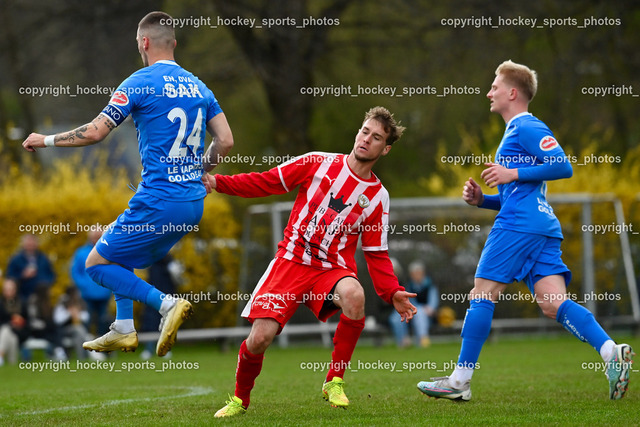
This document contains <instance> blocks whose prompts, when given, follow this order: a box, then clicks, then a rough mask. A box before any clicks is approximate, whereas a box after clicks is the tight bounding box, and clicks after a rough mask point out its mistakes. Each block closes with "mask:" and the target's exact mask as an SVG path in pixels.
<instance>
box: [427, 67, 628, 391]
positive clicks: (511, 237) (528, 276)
mask: <svg viewBox="0 0 640 427" xmlns="http://www.w3.org/2000/svg"><path fill="white" fill-rule="evenodd" d="M537 89H538V80H537V75H536V73H535V71H533V70H531V69H529V67H527V66H525V65H521V64H516V63H514V62H512V61H505V62H503V63H502V64H500V66H499V67H498V69H497V70H496V77H495V79H494V81H493V83H492V84H491V89H490V90H489V93H488V94H487V98H489V100H490V101H491V107H490V110H491V112H494V113H497V114H500V115H501V116H502V118H503V119H504V121H505V123H506V130H505V132H504V136H503V137H502V141H501V142H500V145H499V146H498V150H497V152H496V157H495V163H487V164H486V166H487V168H486V169H485V170H484V171H483V172H482V174H481V175H480V177H481V178H482V179H483V180H484V182H485V183H486V184H487V185H488V186H489V187H490V188H495V187H498V194H497V195H485V194H483V193H482V190H481V188H480V185H478V183H476V182H475V181H474V180H473V178H469V180H468V181H467V182H466V183H465V184H464V189H463V192H462V198H463V199H464V201H465V202H467V203H468V204H469V205H471V206H478V207H480V208H485V209H493V210H496V211H498V215H497V216H496V219H495V222H494V225H493V227H492V229H491V232H490V233H489V236H488V238H487V242H486V243H485V246H484V249H483V250H482V254H481V256H480V261H479V262H478V267H477V270H476V274H475V281H474V287H473V289H472V290H471V292H470V294H469V301H470V304H469V305H470V307H469V309H468V310H467V313H466V316H465V320H464V324H463V326H462V333H461V335H462V347H461V349H460V355H459V357H458V362H457V365H456V368H455V369H454V371H453V373H452V374H451V376H449V377H440V378H433V380H434V381H430V382H428V381H422V382H420V383H419V384H418V389H420V391H422V392H423V393H424V394H426V395H428V396H432V397H436V398H447V399H452V400H469V399H471V386H470V382H471V377H472V375H473V372H474V369H475V368H476V367H477V362H478V358H479V356H480V351H481V349H482V346H483V344H484V342H485V340H486V339H487V337H488V336H489V332H490V331H491V320H492V318H493V312H494V309H495V303H496V302H497V301H498V300H499V298H500V295H501V293H502V292H503V291H504V290H505V289H506V288H507V286H509V285H510V284H511V283H513V282H514V281H520V280H523V281H524V282H525V283H526V285H527V287H528V288H529V290H530V291H531V292H532V294H533V295H534V296H535V297H536V302H537V303H538V305H539V306H540V308H541V309H542V312H543V313H544V315H545V316H547V317H550V318H552V319H556V320H557V321H558V322H559V323H560V324H561V325H562V326H563V327H564V328H565V329H567V330H568V331H569V332H570V333H572V334H573V335H574V336H575V337H577V338H578V339H579V340H581V341H585V342H587V343H589V344H590V345H591V346H593V348H595V350H596V351H598V352H599V353H600V355H601V357H602V359H603V360H604V361H605V363H607V371H606V376H607V379H608V381H609V397H610V398H611V399H614V400H615V399H621V398H622V397H623V396H624V394H625V392H626V391H627V385H628V382H629V372H630V371H631V359H632V356H633V350H632V349H631V347H630V346H629V345H628V344H616V343H615V342H614V341H613V340H612V339H611V338H610V337H609V335H607V333H606V332H605V331H604V330H603V329H602V326H600V324H599V323H598V322H597V321H596V319H595V317H594V316H593V314H592V313H591V312H590V311H589V310H587V309H586V308H584V307H583V306H581V305H578V304H577V303H575V302H574V301H572V300H571V299H570V298H568V295H567V285H568V284H569V282H570V281H571V272H570V271H569V269H568V268H567V266H566V265H565V264H564V263H563V262H562V259H561V254H562V252H561V250H560V243H561V242H562V239H563V236H562V229H561V227H560V222H559V221H558V219H557V218H556V216H555V214H554V212H553V208H552V207H551V205H549V203H548V202H547V200H546V194H547V184H546V181H550V180H556V179H563V178H569V177H571V175H572V174H573V169H572V167H571V165H570V164H569V160H568V158H567V156H566V155H565V153H564V151H563V150H562V148H561V147H560V144H558V141H557V140H556V139H555V137H554V136H553V133H552V132H551V131H550V130H549V128H548V127H547V126H546V125H545V124H544V123H543V122H542V121H540V120H539V119H537V118H536V117H534V116H533V115H531V113H529V112H528V109H529V103H530V102H531V100H532V99H533V97H534V96H535V94H536V91H537Z"/></svg>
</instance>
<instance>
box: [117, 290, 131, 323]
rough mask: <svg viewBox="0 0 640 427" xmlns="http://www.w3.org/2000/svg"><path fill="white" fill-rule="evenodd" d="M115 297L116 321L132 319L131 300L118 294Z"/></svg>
mask: <svg viewBox="0 0 640 427" xmlns="http://www.w3.org/2000/svg"><path fill="white" fill-rule="evenodd" d="M115 297H116V320H124V319H133V300H132V299H130V298H127V297H125V296H123V295H120V294H115Z"/></svg>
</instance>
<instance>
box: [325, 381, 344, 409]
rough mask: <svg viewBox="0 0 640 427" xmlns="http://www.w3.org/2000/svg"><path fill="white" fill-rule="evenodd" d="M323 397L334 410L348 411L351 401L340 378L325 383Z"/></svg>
mask: <svg viewBox="0 0 640 427" xmlns="http://www.w3.org/2000/svg"><path fill="white" fill-rule="evenodd" d="M322 395H323V397H324V400H326V401H328V402H329V403H330V404H331V406H333V407H334V408H344V409H347V406H349V399H347V395H346V394H344V381H343V380H342V378H340V377H333V379H332V380H331V381H329V382H325V383H324V384H323V386H322Z"/></svg>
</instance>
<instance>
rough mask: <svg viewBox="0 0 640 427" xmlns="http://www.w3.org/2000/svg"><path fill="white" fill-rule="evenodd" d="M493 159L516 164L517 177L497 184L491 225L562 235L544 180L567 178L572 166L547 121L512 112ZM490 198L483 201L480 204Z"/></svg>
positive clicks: (511, 165) (551, 235)
mask: <svg viewBox="0 0 640 427" xmlns="http://www.w3.org/2000/svg"><path fill="white" fill-rule="evenodd" d="M496 163H498V164H500V165H502V166H504V167H506V168H509V169H514V168H517V169H518V180H517V181H514V182H510V183H508V184H502V185H498V191H499V195H498V198H497V200H496V199H494V200H493V202H494V203H495V202H499V210H500V212H499V213H498V215H497V216H496V220H495V224H494V228H502V229H505V230H512V231H518V232H524V233H531V234H538V235H542V236H548V237H557V238H560V239H562V238H563V236H562V230H561V228H560V222H559V221H558V219H557V218H556V216H555V214H554V212H553V209H552V208H551V206H550V205H549V203H547V197H546V193H547V183H546V180H553V179H560V178H568V177H570V176H571V175H572V173H573V170H572V168H571V165H570V164H569V160H568V158H567V156H566V155H565V153H564V151H563V150H562V148H561V147H560V145H559V144H558V141H556V139H555V138H554V136H553V133H552V132H551V130H549V128H548V127H547V125H545V124H544V123H543V122H542V121H540V120H538V119H537V118H536V117H534V116H532V115H531V114H530V113H522V114H518V115H517V116H515V117H514V118H513V119H511V120H510V121H509V123H507V128H506V130H505V132H504V136H503V137H502V141H501V142H500V146H499V147H498V150H497V152H496ZM494 197H495V196H494ZM485 199H491V196H486V197H485ZM491 202H492V201H491V200H488V201H485V203H483V207H489V206H487V205H488V204H492V203H491ZM494 207H495V206H494Z"/></svg>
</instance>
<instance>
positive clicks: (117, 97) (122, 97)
mask: <svg viewBox="0 0 640 427" xmlns="http://www.w3.org/2000/svg"><path fill="white" fill-rule="evenodd" d="M128 103H129V97H128V96H127V94H126V93H124V92H123V91H121V90H117V91H115V92H113V95H112V96H111V101H109V104H115V105H122V106H124V105H127V104H128Z"/></svg>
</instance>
